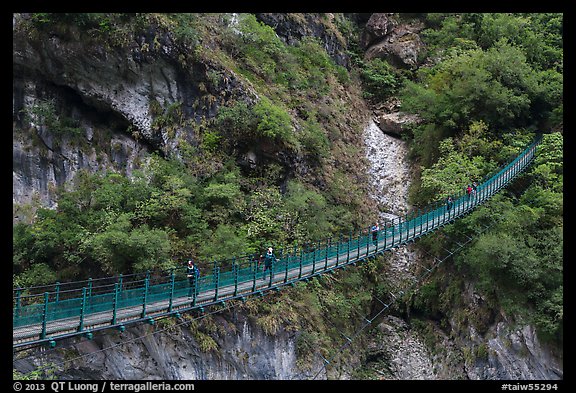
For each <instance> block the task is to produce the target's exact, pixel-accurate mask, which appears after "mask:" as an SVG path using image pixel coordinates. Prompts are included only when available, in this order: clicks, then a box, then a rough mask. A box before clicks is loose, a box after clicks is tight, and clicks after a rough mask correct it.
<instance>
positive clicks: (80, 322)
mask: <svg viewBox="0 0 576 393" xmlns="http://www.w3.org/2000/svg"><path fill="white" fill-rule="evenodd" d="M540 142H541V135H539V136H538V137H537V138H536V139H535V140H534V142H533V143H532V144H530V145H529V146H528V147H527V148H526V149H524V150H523V151H522V152H521V153H520V154H519V155H518V156H517V157H516V158H515V159H514V160H513V161H511V162H510V163H508V164H507V165H505V166H503V167H502V168H501V169H500V170H499V171H498V172H497V173H496V174H494V175H492V176H491V177H487V178H486V179H484V181H483V182H481V184H479V185H478V187H477V189H476V192H475V193H474V194H472V195H468V194H466V193H465V192H464V191H462V192H461V193H460V194H458V195H456V196H454V198H453V203H452V206H451V207H450V208H448V206H447V205H446V203H445V202H443V201H442V202H438V203H436V204H433V205H431V206H429V207H427V208H426V209H423V210H421V211H419V212H418V214H412V215H411V217H408V215H406V216H405V217H398V218H396V219H394V220H391V221H389V222H386V223H384V224H383V225H381V227H380V230H379V231H378V233H377V235H376V236H375V237H373V235H372V234H371V233H369V232H367V233H365V232H363V231H359V232H358V233H356V234H353V233H350V235H349V236H347V237H346V238H345V239H343V238H340V239H339V240H338V241H332V240H330V239H329V240H326V242H324V243H323V244H315V245H314V247H309V248H300V249H296V248H295V249H293V250H291V251H289V252H285V253H284V252H282V253H279V254H278V255H277V256H278V257H279V258H278V259H277V261H276V263H274V264H273V266H272V270H269V271H267V272H266V274H264V273H263V272H262V269H261V266H259V261H258V259H257V258H255V257H254V256H243V257H236V258H232V259H231V260H226V261H220V262H214V263H213V268H212V270H211V271H210V272H209V274H205V275H202V276H200V277H199V278H198V279H197V280H196V281H195V282H194V284H193V285H192V286H190V284H189V282H188V279H187V278H186V277H185V271H184V270H185V269H184V268H182V269H181V270H182V271H181V272H180V271H176V272H175V271H174V270H171V271H168V272H162V273H142V274H134V275H127V276H123V275H119V276H117V277H107V278H101V279H88V280H86V281H77V282H69V283H55V284H53V285H50V286H43V287H34V288H15V289H13V322H12V327H13V330H12V343H13V348H14V349H15V348H21V347H26V346H34V345H48V346H50V347H54V346H55V345H56V342H57V341H58V340H61V339H64V338H69V337H73V336H80V335H82V336H84V337H87V338H91V337H92V335H93V333H94V332H96V331H100V330H104V329H118V330H120V331H123V330H125V329H126V326H127V325H131V324H138V323H150V324H154V323H155V321H156V320H158V319H160V318H165V317H169V316H179V315H180V314H181V313H183V312H188V311H191V310H198V311H200V312H203V311H204V308H205V307H208V306H212V305H218V304H220V305H221V304H225V302H227V301H230V300H233V299H241V300H244V299H246V298H247V297H248V296H258V295H263V294H264V293H265V292H266V291H277V290H279V289H280V288H281V287H283V286H286V285H294V284H295V283H296V282H298V281H302V280H309V279H311V278H312V277H315V276H318V275H321V274H325V273H328V272H331V271H334V270H335V269H339V268H343V267H346V266H349V265H353V264H357V263H359V262H362V261H363V260H366V259H367V258H372V257H375V256H377V255H379V254H382V253H384V252H385V251H388V250H391V249H393V248H396V247H398V246H400V245H402V244H406V243H408V242H412V241H415V240H416V239H418V238H419V237H421V236H424V235H426V234H428V233H430V232H432V231H434V230H437V229H439V228H441V227H443V226H445V225H447V224H449V223H451V222H453V221H454V220H456V219H458V218H460V217H463V216H464V215H466V214H468V213H469V212H470V211H471V210H473V209H474V208H475V207H477V206H478V205H480V204H482V203H483V202H485V201H486V200H488V199H489V198H491V197H492V196H493V195H494V194H496V193H497V192H498V191H499V190H500V189H502V188H503V187H505V186H506V185H507V184H509V183H510V182H511V181H512V180H513V179H514V178H515V177H516V176H517V175H518V174H520V173H521V172H522V171H523V170H524V169H526V168H527V167H528V166H529V165H530V163H531V162H532V160H533V159H534V156H535V154H536V149H537V146H538V145H539V143H540Z"/></svg>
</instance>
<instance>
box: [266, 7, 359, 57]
mask: <svg viewBox="0 0 576 393" xmlns="http://www.w3.org/2000/svg"><path fill="white" fill-rule="evenodd" d="M256 17H257V18H258V19H259V20H260V21H262V22H263V23H265V24H267V25H268V26H271V27H272V28H273V29H274V31H275V32H276V34H278V36H279V37H280V38H281V39H282V40H283V41H284V42H285V43H287V44H288V45H294V44H295V43H297V42H299V41H300V40H302V38H304V37H315V38H317V39H319V40H320V42H322V44H323V45H324V49H325V50H326V53H328V55H329V56H330V57H331V58H332V59H333V60H334V62H336V64H338V65H341V66H343V67H348V66H349V62H350V59H349V56H348V54H347V53H346V50H347V44H346V42H345V41H344V39H343V38H342V36H341V35H340V33H339V32H338V30H337V29H336V28H334V27H333V23H334V15H333V14H323V16H322V17H318V15H317V14H271V13H261V14H256Z"/></svg>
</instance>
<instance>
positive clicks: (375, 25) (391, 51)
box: [362, 14, 424, 69]
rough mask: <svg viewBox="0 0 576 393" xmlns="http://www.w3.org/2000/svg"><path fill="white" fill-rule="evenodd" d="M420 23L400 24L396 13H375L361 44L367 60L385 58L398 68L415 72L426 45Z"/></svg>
mask: <svg viewBox="0 0 576 393" xmlns="http://www.w3.org/2000/svg"><path fill="white" fill-rule="evenodd" d="M422 28H423V26H422V25H421V24H420V23H417V22H415V23H399V22H397V21H396V20H395V17H394V14H372V16H371V17H370V19H369V20H368V23H367V24H366V27H365V32H364V35H363V40H362V43H363V44H364V47H365V48H366V51H365V55H364V57H365V58H366V59H367V60H369V59H373V58H383V59H386V60H387V61H388V62H389V63H390V64H392V65H394V66H395V67H398V68H408V69H416V68H417V67H418V65H419V64H420V58H419V55H420V53H422V51H423V49H424V43H423V42H422V40H421V39H420V36H419V35H418V32H419V31H420V30H422Z"/></svg>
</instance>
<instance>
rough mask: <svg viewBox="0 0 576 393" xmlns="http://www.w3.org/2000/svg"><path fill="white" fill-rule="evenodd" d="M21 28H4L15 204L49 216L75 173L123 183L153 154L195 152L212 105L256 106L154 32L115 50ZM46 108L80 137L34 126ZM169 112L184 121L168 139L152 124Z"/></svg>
mask: <svg viewBox="0 0 576 393" xmlns="http://www.w3.org/2000/svg"><path fill="white" fill-rule="evenodd" d="M29 18H30V16H26V15H25V14H17V15H15V16H14V23H13V44H14V46H13V67H14V72H13V75H14V77H13V92H14V99H13V101H14V106H13V123H14V128H13V152H14V153H13V154H14V156H13V162H14V166H13V202H14V203H16V204H22V203H30V202H32V201H34V200H36V201H39V202H40V203H41V205H43V206H49V207H52V206H54V205H55V204H56V196H55V195H54V189H55V188H56V187H60V186H62V185H65V184H66V183H67V182H69V181H71V180H72V179H73V178H74V177H75V174H76V173H77V172H78V171H79V170H81V169H86V170H89V171H91V172H105V171H106V170H107V169H113V170H115V171H118V172H122V173H125V174H127V175H130V173H131V170H132V169H133V168H134V167H137V166H139V165H141V164H142V161H143V160H145V158H146V156H147V155H148V154H149V153H151V152H152V151H155V152H160V153H161V154H165V155H178V154H179V153H178V148H179V145H180V144H181V143H182V142H186V143H188V144H192V145H194V144H196V143H197V137H196V128H197V127H198V124H199V123H200V122H201V120H202V119H204V118H208V117H213V116H214V115H215V113H216V111H217V108H218V107H219V106H220V105H222V104H223V103H225V102H226V101H227V100H229V99H231V98H233V97H234V98H239V99H244V100H246V101H248V102H250V101H253V100H254V99H255V98H256V97H257V95H256V93H255V92H254V91H253V89H252V88H251V87H250V86H249V85H244V84H243V83H242V82H240V81H239V79H238V78H237V77H236V75H235V74H234V73H233V72H232V71H231V70H227V69H224V68H222V67H221V66H219V65H216V64H214V63H211V62H208V61H206V62H197V61H193V60H191V59H190V58H189V57H188V56H187V51H190V50H192V48H186V47H180V46H178V45H176V43H175V42H174V41H173V40H172V39H171V36H170V34H168V33H167V32H166V31H162V30H161V29H159V28H156V29H155V28H154V27H151V28H150V29H149V31H148V32H146V33H142V35H138V36H135V37H134V41H132V42H130V43H129V44H127V45H126V47H124V48H120V49H119V48H117V47H110V46H108V45H106V44H105V43H104V42H102V41H99V40H93V39H91V38H90V37H89V36H86V33H85V32H82V31H80V30H78V29H75V28H73V27H70V30H69V31H63V32H62V31H52V32H48V33H44V35H40V36H38V35H34V34H33V33H32V32H30V31H29V30H28V29H27V28H26V22H27V19H29ZM83 35H84V38H83V39H79V37H82V36H83ZM48 37H49V38H48ZM215 83H216V84H217V85H218V86H215ZM47 102H49V103H52V105H53V107H52V108H48V109H49V110H52V113H50V115H54V116H56V115H57V116H58V117H59V120H60V122H62V121H63V120H64V119H67V120H68V121H69V122H73V123H74V125H75V126H76V129H78V130H79V131H78V132H76V133H73V132H67V133H66V132H61V133H59V134H54V130H47V129H46V127H45V125H44V124H42V122H40V121H39V119H37V117H38V116H39V115H38V113H37V112H39V110H38V108H39V107H40V106H41V105H44V104H45V103H47ZM171 106H172V107H177V109H178V110H179V111H181V114H182V117H183V118H184V119H188V120H187V121H185V122H182V123H180V124H179V125H178V127H175V128H174V129H171V130H169V131H170V132H169V131H168V130H167V129H166V128H161V127H159V126H157V125H156V124H155V121H156V119H157V118H158V117H159V116H162V115H165V114H166V113H165V112H166V111H165V110H164V111H163V110H162V108H170V107H171ZM31 114H32V116H31V117H32V123H31V127H30V128H28V127H27V125H28V123H29V121H30V119H29V118H28V117H27V116H30V115H31ZM34 115H36V116H34Z"/></svg>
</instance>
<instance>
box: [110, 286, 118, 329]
mask: <svg viewBox="0 0 576 393" xmlns="http://www.w3.org/2000/svg"><path fill="white" fill-rule="evenodd" d="M117 308H118V283H114V299H113V300H112V322H111V324H112V325H116V310H117Z"/></svg>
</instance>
